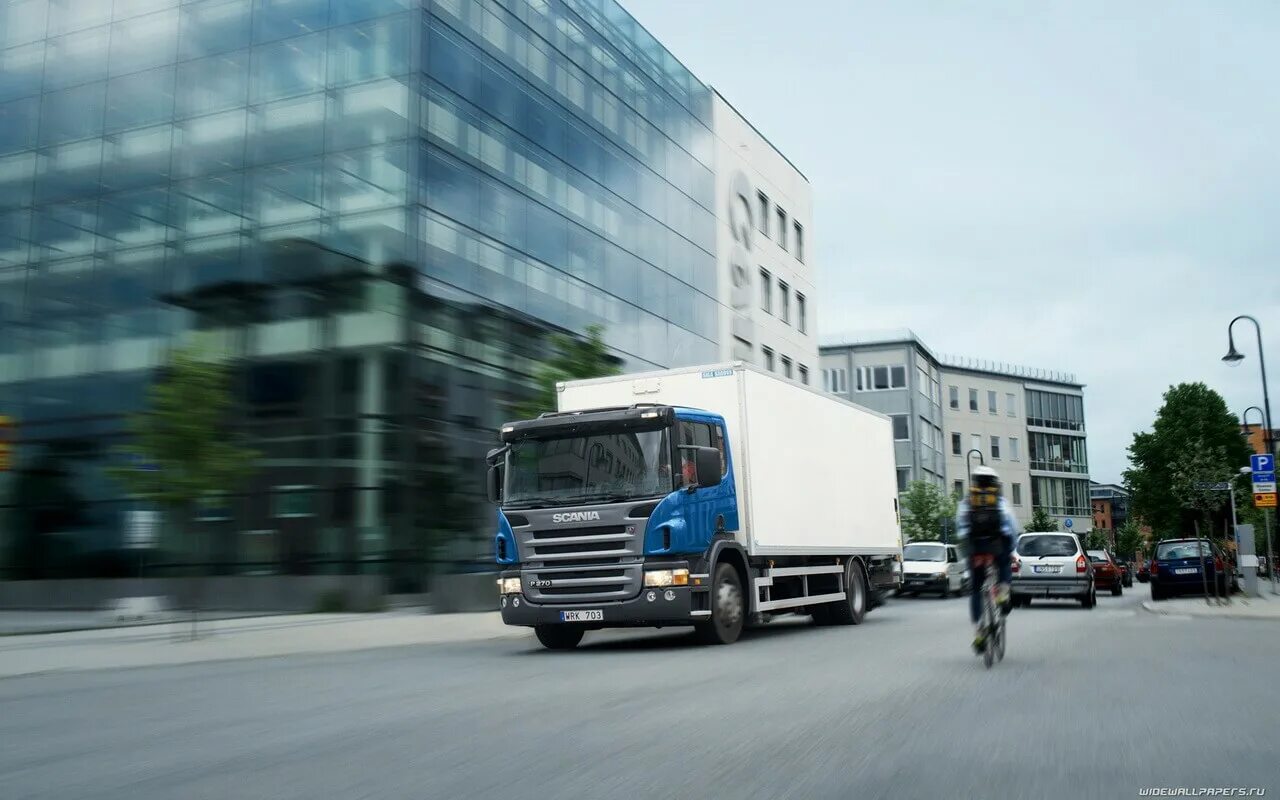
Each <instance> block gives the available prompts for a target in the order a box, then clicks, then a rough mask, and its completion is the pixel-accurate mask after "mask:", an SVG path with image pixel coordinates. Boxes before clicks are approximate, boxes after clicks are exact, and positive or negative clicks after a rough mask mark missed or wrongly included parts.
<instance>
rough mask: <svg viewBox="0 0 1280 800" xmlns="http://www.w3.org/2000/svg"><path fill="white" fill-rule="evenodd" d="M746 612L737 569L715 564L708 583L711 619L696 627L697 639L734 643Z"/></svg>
mask: <svg viewBox="0 0 1280 800" xmlns="http://www.w3.org/2000/svg"><path fill="white" fill-rule="evenodd" d="M746 611H747V609H746V597H745V596H744V595H743V594H742V580H741V579H740V578H738V571H737V570H736V569H734V568H733V567H732V566H730V565H729V564H724V563H721V564H718V565H716V574H715V579H714V580H713V581H712V582H711V621H710V622H702V623H699V624H698V625H697V626H696V630H697V632H698V639H699V640H700V641H701V642H702V643H703V644H733V643H734V642H736V641H738V637H739V636H741V635H742V625H743V622H744V621H745V620H746V616H747V614H746Z"/></svg>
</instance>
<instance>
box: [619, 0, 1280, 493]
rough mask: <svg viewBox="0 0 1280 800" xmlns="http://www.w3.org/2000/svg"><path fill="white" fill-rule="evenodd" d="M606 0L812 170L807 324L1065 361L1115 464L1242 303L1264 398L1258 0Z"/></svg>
mask: <svg viewBox="0 0 1280 800" xmlns="http://www.w3.org/2000/svg"><path fill="white" fill-rule="evenodd" d="M623 2H624V4H625V5H626V6H627V8H628V9H629V10H630V11H631V12H632V13H633V14H634V15H635V16H636V17H637V19H639V20H640V22H641V23H642V24H644V25H645V26H646V27H647V28H648V29H649V30H650V31H651V32H652V33H653V34H654V35H655V36H656V37H657V38H658V39H659V40H661V41H662V42H664V43H665V44H666V45H667V46H668V47H669V48H670V49H671V51H672V52H673V53H674V54H675V55H676V56H677V57H678V58H680V59H681V60H682V61H683V62H684V63H685V64H686V65H687V66H688V67H689V68H690V69H691V70H693V72H694V73H695V74H696V75H698V76H699V77H700V78H701V79H702V80H703V81H705V82H706V83H709V84H711V85H713V86H715V87H716V88H717V89H719V90H720V92H721V93H722V94H723V95H725V97H727V98H728V99H729V100H730V101H731V102H732V103H733V104H734V105H735V106H736V107H737V108H738V109H739V110H740V111H741V112H742V113H743V114H744V115H745V116H746V117H747V118H748V119H750V120H751V121H752V122H753V123H754V124H755V125H756V127H758V128H759V129H760V130H761V131H762V132H763V133H764V134H765V136H767V137H769V139H770V140H771V141H772V142H773V143H774V144H775V145H776V146H777V147H778V148H779V149H781V150H782V151H783V152H784V153H785V154H786V155H787V156H788V157H789V158H790V159H791V160H792V161H793V162H794V163H795V164H796V165H797V166H798V167H799V168H800V169H801V170H802V171H803V172H804V173H805V174H806V175H807V176H808V178H809V180H810V181H811V182H812V184H813V192H814V207H815V215H816V216H815V220H814V225H813V228H812V232H811V234H810V236H811V241H812V242H813V246H814V247H816V252H817V258H818V261H817V265H818V269H819V273H818V282H819V287H820V290H821V296H820V299H819V305H818V309H817V311H818V323H819V328H820V331H821V333H822V334H824V335H827V334H835V333H842V332H847V331H855V330H860V329H864V328H873V329H881V328H895V327H910V328H912V329H914V330H915V331H916V333H918V334H919V335H920V336H921V337H922V338H923V339H924V341H925V342H926V343H928V344H929V345H930V347H932V348H933V350H934V351H935V352H942V353H959V354H964V355H970V356H975V357H981V358H988V359H992V360H1000V361H1007V362H1014V363H1021V364H1028V365H1033V366H1040V367H1046V368H1051V369H1058V370H1066V371H1071V372H1074V373H1076V374H1077V376H1079V378H1080V379H1081V380H1083V381H1084V382H1085V383H1087V384H1088V386H1087V388H1086V390H1085V415H1086V418H1087V424H1088V430H1089V456H1090V471H1091V472H1092V474H1093V477H1094V479H1095V480H1101V481H1118V480H1119V479H1120V477H1121V475H1120V473H1121V471H1122V470H1123V469H1124V468H1125V466H1126V465H1127V456H1126V453H1125V448H1126V447H1127V446H1128V444H1129V442H1130V441H1131V439H1132V434H1133V432H1134V431H1135V430H1140V429H1144V428H1147V427H1149V426H1150V424H1151V421H1152V419H1153V417H1154V415H1155V412H1156V409H1157V408H1159V406H1160V402H1161V394H1162V393H1163V392H1164V391H1165V390H1166V389H1167V388H1168V387H1169V386H1170V385H1172V384H1174V383H1178V382H1181V381H1190V380H1202V381H1204V382H1206V383H1208V384H1209V385H1210V386H1212V387H1214V388H1215V389H1217V390H1218V391H1220V392H1222V393H1223V394H1224V396H1225V397H1226V399H1227V402H1228V404H1229V405H1230V407H1231V408H1232V410H1233V411H1236V412H1237V413H1238V412H1239V411H1240V410H1242V409H1243V408H1245V407H1246V406H1248V405H1253V404H1257V405H1261V400H1262V399H1261V389H1260V381H1259V377H1258V361H1257V357H1256V356H1257V349H1256V344H1255V343H1254V338H1253V337H1254V334H1253V330H1252V327H1251V326H1249V327H1247V328H1246V325H1247V323H1240V324H1238V325H1237V326H1236V330H1237V332H1239V333H1243V334H1246V335H1247V339H1248V341H1247V344H1244V343H1242V344H1241V349H1242V351H1243V352H1245V353H1246V354H1247V355H1248V358H1247V359H1246V360H1245V362H1244V363H1243V365H1241V366H1240V367H1238V368H1235V369H1230V368H1228V367H1226V365H1224V364H1222V363H1221V361H1220V360H1219V359H1220V358H1221V356H1222V355H1223V353H1224V352H1225V351H1226V346H1227V342H1226V326H1227V323H1228V322H1229V321H1230V319H1231V318H1232V317H1233V316H1235V315H1236V314H1240V313H1251V314H1253V315H1255V316H1257V317H1258V318H1259V319H1260V320H1261V321H1262V323H1263V325H1264V326H1265V328H1266V330H1265V331H1264V346H1266V347H1268V348H1269V350H1270V354H1271V361H1272V363H1271V375H1272V381H1271V388H1272V389H1273V390H1275V391H1274V392H1273V393H1274V394H1276V395H1277V397H1276V402H1275V403H1273V409H1272V411H1273V415H1276V416H1280V405H1277V404H1280V380H1277V379H1278V378H1280V314H1277V313H1276V312H1277V311H1280V47H1277V46H1276V42H1277V41H1280V3H1275V2H1272V1H1271V0H1260V1H1259V2H1246V1H1245V0H1232V2H1216V0H1204V2H1200V3H1187V2H1184V3H1170V2H1165V1H1164V0H1151V2H1137V1H1134V0H1124V2H1120V0H1105V1H1103V0H1099V1H1098V2H1076V1H1075V0H1073V1H1072V2H1057V3H1048V2H1043V3H1042V2H1026V3H1017V4H1014V3H1010V4H998V3H995V2H987V1H986V0H984V2H979V3H942V2H899V0H894V2H868V1H867V0H791V2H786V3H779V2H777V0H623ZM1278 423H1280V421H1278Z"/></svg>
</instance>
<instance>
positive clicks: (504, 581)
mask: <svg viewBox="0 0 1280 800" xmlns="http://www.w3.org/2000/svg"><path fill="white" fill-rule="evenodd" d="M498 593H499V594H520V579H519V578H498Z"/></svg>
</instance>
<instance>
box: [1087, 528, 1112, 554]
mask: <svg viewBox="0 0 1280 800" xmlns="http://www.w3.org/2000/svg"><path fill="white" fill-rule="evenodd" d="M1109 547H1111V542H1110V540H1108V539H1107V535H1106V534H1105V533H1103V532H1102V531H1089V533H1088V534H1086V535H1085V537H1084V548H1085V549H1086V550H1106V549H1107V548H1109Z"/></svg>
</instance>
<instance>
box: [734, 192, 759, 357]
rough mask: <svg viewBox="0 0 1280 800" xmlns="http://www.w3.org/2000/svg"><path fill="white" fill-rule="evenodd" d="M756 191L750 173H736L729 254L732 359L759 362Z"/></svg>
mask: <svg viewBox="0 0 1280 800" xmlns="http://www.w3.org/2000/svg"><path fill="white" fill-rule="evenodd" d="M754 197H755V191H754V190H753V189H752V186H751V181H750V180H748V179H747V176H746V173H744V172H742V171H738V172H735V173H734V175H733V177H732V178H731V179H730V181H729V208H728V212H729V229H730V231H731V232H732V234H733V246H732V248H731V249H730V251H729V307H730V308H731V309H732V310H733V316H732V317H731V318H730V323H729V324H730V328H729V333H730V335H731V336H732V337H733V355H732V358H733V359H735V360H737V359H741V360H743V361H751V362H754V361H755V357H754V352H753V351H754V344H755V339H756V332H755V321H754V320H753V313H752V309H753V308H754V307H755V293H754V292H753V291H752V289H751V274H752V268H751V265H752V259H751V250H752V236H753V234H754V233H755V229H756V226H755V222H754V220H753V219H752V209H753V207H754V206H753V199H754Z"/></svg>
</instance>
